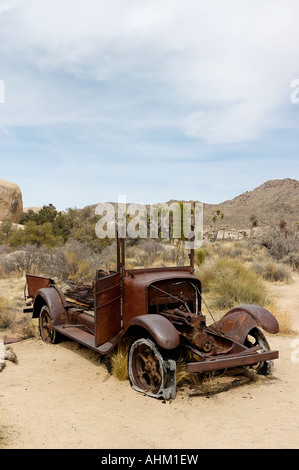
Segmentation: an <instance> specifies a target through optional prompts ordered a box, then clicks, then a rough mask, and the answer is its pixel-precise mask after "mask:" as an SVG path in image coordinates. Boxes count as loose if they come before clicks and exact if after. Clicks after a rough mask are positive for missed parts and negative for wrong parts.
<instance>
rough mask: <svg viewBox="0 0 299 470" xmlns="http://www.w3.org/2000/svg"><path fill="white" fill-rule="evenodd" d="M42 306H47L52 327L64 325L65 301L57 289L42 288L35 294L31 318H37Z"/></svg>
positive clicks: (65, 315)
mask: <svg viewBox="0 0 299 470" xmlns="http://www.w3.org/2000/svg"><path fill="white" fill-rule="evenodd" d="M43 305H47V307H48V309H49V312H50V316H51V320H52V324H53V325H54V326H55V325H59V324H61V323H66V317H67V310H66V306H67V301H66V298H65V296H64V294H63V292H62V291H61V290H60V289H59V288H58V287H44V288H42V289H39V290H38V291H37V292H36V296H35V299H34V303H33V315H32V316H33V318H36V317H38V316H39V313H40V310H41V308H42V306H43Z"/></svg>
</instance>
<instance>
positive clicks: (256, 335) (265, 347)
mask: <svg viewBox="0 0 299 470" xmlns="http://www.w3.org/2000/svg"><path fill="white" fill-rule="evenodd" d="M244 344H245V345H246V346H247V347H250V348H253V347H255V346H260V347H261V349H260V350H259V351H258V354H260V353H263V352H267V351H269V350H270V348H269V344H268V342H267V340H266V338H265V337H264V335H263V334H262V332H261V331H259V329H258V328H253V329H252V330H251V331H250V332H249V333H248V335H247V337H246V340H245V343H244ZM264 364H265V362H258V363H257V364H254V365H252V366H251V368H252V369H253V370H254V371H255V372H257V373H258V372H260V370H261V369H262V367H263V366H264Z"/></svg>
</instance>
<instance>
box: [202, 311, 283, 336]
mask: <svg viewBox="0 0 299 470" xmlns="http://www.w3.org/2000/svg"><path fill="white" fill-rule="evenodd" d="M211 327H213V328H214V329H218V330H220V331H221V333H223V334H224V335H227V336H229V337H231V338H233V339H235V340H236V341H239V342H240V343H242V344H243V343H244V341H245V338H246V336H247V334H248V333H249V331H250V330H252V328H254V327H261V328H262V329H263V330H265V331H267V332H268V333H272V334H275V333H278V332H279V324H278V321H277V320H276V318H275V317H274V316H273V315H272V313H270V312H269V310H267V309H265V308H263V307H260V306H258V305H240V306H238V307H235V308H232V309H231V310H229V311H228V312H227V313H226V314H225V315H224V316H223V317H222V318H221V320H219V321H218V322H216V323H215V324H214V325H211Z"/></svg>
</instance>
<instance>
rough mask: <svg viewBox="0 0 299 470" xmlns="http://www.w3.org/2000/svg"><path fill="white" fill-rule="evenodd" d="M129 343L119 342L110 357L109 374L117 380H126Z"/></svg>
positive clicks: (127, 376) (127, 375)
mask: <svg viewBox="0 0 299 470" xmlns="http://www.w3.org/2000/svg"><path fill="white" fill-rule="evenodd" d="M129 348H130V342H129V341H121V342H120V343H119V344H118V345H117V347H116V348H115V350H114V351H112V353H111V355H110V365H111V372H112V374H113V375H114V376H115V377H116V378H117V379H118V380H128V378H129V372H128V354H129Z"/></svg>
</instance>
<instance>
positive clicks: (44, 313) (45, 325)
mask: <svg viewBox="0 0 299 470" xmlns="http://www.w3.org/2000/svg"><path fill="white" fill-rule="evenodd" d="M39 332H40V336H41V339H42V340H43V341H44V342H45V343H57V339H58V338H57V333H56V331H55V330H54V328H53V325H52V320H51V315H50V311H49V309H48V307H47V306H46V305H44V306H43V307H42V308H41V311H40V314H39Z"/></svg>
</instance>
